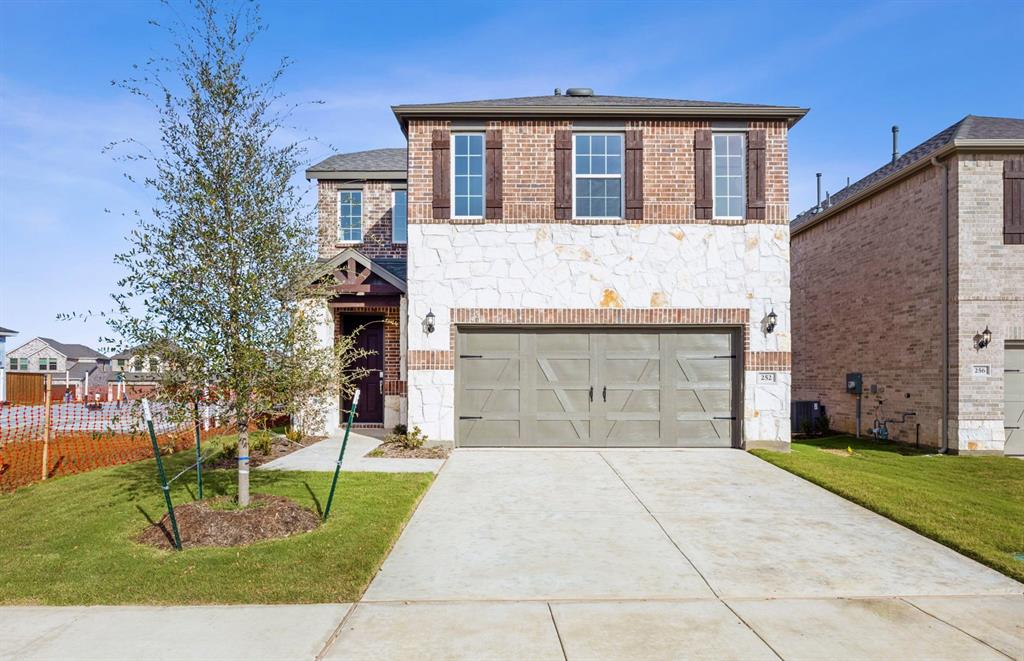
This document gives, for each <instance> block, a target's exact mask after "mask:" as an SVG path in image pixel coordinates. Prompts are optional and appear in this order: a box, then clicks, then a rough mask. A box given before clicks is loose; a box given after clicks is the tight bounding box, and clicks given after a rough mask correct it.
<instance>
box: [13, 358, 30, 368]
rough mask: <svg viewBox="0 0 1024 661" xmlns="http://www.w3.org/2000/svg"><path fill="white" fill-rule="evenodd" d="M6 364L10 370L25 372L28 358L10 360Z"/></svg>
mask: <svg viewBox="0 0 1024 661" xmlns="http://www.w3.org/2000/svg"><path fill="white" fill-rule="evenodd" d="M8 364H9V365H10V368H11V369H12V370H27V369H28V358H11V359H10V361H9V363H8Z"/></svg>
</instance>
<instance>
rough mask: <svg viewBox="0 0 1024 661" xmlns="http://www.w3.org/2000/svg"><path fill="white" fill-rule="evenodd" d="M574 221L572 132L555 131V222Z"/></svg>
mask: <svg viewBox="0 0 1024 661" xmlns="http://www.w3.org/2000/svg"><path fill="white" fill-rule="evenodd" d="M570 219H572V131H570V130H568V129H558V130H556V131H555V220H570Z"/></svg>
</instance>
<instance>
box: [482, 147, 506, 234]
mask: <svg viewBox="0 0 1024 661" xmlns="http://www.w3.org/2000/svg"><path fill="white" fill-rule="evenodd" d="M484 168H485V169H486V171H487V182H486V185H485V186H484V191H485V192H486V194H487V208H486V213H485V215H484V217H485V218H492V219H495V220H500V219H501V204H502V191H501V175H502V164H501V129H487V157H486V158H485V159H484Z"/></svg>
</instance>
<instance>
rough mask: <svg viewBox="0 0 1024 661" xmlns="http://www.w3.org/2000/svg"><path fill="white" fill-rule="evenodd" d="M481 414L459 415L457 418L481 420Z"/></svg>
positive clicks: (482, 417)
mask: <svg viewBox="0 0 1024 661" xmlns="http://www.w3.org/2000/svg"><path fill="white" fill-rule="evenodd" d="M483 419H484V416H482V415H460V416H459V420H483Z"/></svg>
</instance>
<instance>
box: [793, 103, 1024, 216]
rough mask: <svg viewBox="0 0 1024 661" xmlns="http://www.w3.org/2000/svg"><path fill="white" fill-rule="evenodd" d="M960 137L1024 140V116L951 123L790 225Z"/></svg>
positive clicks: (985, 118) (967, 119)
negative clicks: (825, 204) (1022, 117)
mask: <svg viewBox="0 0 1024 661" xmlns="http://www.w3.org/2000/svg"><path fill="white" fill-rule="evenodd" d="M957 140H1024V119H1014V118H1011V117H981V116H978V115H967V116H966V117H964V118H963V119H961V120H960V121H959V122H957V123H956V124H953V125H952V126H948V127H946V128H945V129H943V130H941V131H939V132H938V133H936V134H935V135H933V136H932V137H930V138H928V139H927V140H925V141H924V142H922V143H921V144H919V145H917V146H916V147H914V148H913V149H911V150H910V151H908V152H907V153H905V154H903V155H902V156H900V157H899V158H897V159H896V161H895V162H891V163H886V164H885V165H883V166H882V167H880V168H878V169H877V170H875V171H874V172H872V173H871V174H869V175H867V176H866V177H864V178H862V179H860V180H859V181H856V182H854V183H852V184H850V185H849V186H847V187H846V188H843V189H842V190H840V191H838V192H836V193H834V194H832V195H831V196H829V203H828V206H827V207H826V206H823V207H822V208H820V209H819V208H818V207H817V206H813V207H811V208H810V209H807V210H806V211H804V212H803V213H801V214H799V215H797V216H796V218H794V219H793V222H792V223H791V225H790V227H791V229H792V230H798V229H800V228H802V227H803V226H804V225H806V224H808V223H810V222H811V221H813V220H814V219H815V217H816V216H817V215H818V214H819V213H822V212H825V211H828V210H829V209H832V208H834V207H835V206H837V205H839V204H842V203H843V202H844V201H845V200H848V199H849V198H851V197H853V196H855V195H857V194H859V193H861V192H862V191H864V190H866V189H868V188H870V187H871V186H873V185H875V184H877V183H878V182H880V181H882V180H884V179H886V178H887V177H889V176H891V175H894V174H896V173H897V172H899V171H901V170H904V169H906V168H908V167H910V166H911V165H913V164H914V163H917V162H918V161H920V160H921V159H923V158H927V157H929V156H930V155H931V154H934V153H935V152H937V151H938V150H940V149H942V148H943V147H945V146H947V145H950V144H953V143H954V142H955V141H957Z"/></svg>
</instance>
